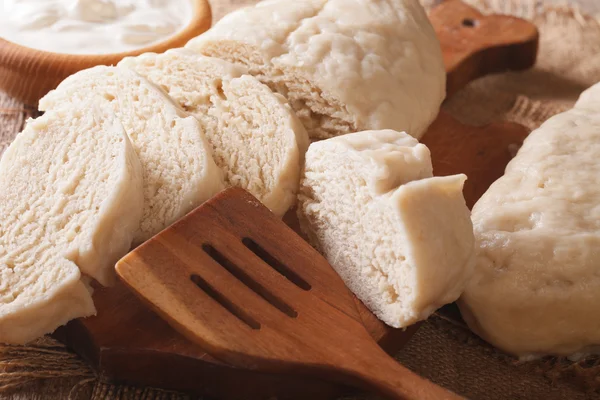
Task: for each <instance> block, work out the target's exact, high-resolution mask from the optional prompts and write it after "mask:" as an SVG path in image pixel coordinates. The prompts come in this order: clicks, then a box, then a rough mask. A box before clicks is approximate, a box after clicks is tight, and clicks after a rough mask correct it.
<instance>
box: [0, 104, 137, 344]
mask: <svg viewBox="0 0 600 400" xmlns="http://www.w3.org/2000/svg"><path fill="white" fill-rule="evenodd" d="M142 202H143V190H142V168H141V165H140V162H139V160H138V158H137V155H136V154H135V151H134V149H133V147H132V146H131V143H130V142H129V139H128V137H127V135H126V134H125V131H124V130H123V128H122V126H121V125H120V123H119V122H118V120H116V119H115V117H114V115H112V114H111V113H107V112H105V110H102V109H99V108H97V107H95V106H94V104H93V103H89V102H88V103H83V104H76V105H75V104H74V107H72V108H67V109H62V110H57V111H49V112H46V113H45V114H44V115H43V116H42V117H40V118H38V119H35V120H30V121H28V123H27V125H26V127H25V130H24V131H23V132H21V133H20V134H19V135H18V136H17V138H16V140H15V141H14V142H13V143H12V144H11V146H10V147H9V148H8V149H7V150H6V152H5V153H4V155H3V157H2V160H1V161H0V342H1V343H15V344H23V343H26V342H29V341H31V340H33V339H35V338H37V337H39V336H42V335H44V334H46V333H49V332H52V331H53V330H54V329H55V328H57V327H58V326H60V325H63V324H65V323H66V322H67V321H69V320H71V319H73V318H77V317H84V316H88V315H92V314H94V313H95V308H94V304H93V302H92V297H91V289H90V288H89V287H88V286H87V284H86V283H85V282H87V281H89V278H87V279H86V278H83V277H82V274H81V272H83V273H84V274H87V275H89V276H91V277H93V278H95V279H97V280H99V281H101V282H103V283H106V282H109V281H111V280H112V279H113V277H114V264H115V262H116V261H117V260H118V259H119V258H120V257H122V256H123V255H124V254H125V253H126V252H127V251H128V250H129V248H130V245H131V241H132V238H133V234H134V232H135V231H137V229H138V227H139V222H140V218H141V211H142ZM80 269H81V272H80Z"/></svg>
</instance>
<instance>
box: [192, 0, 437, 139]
mask: <svg viewBox="0 0 600 400" xmlns="http://www.w3.org/2000/svg"><path fill="white" fill-rule="evenodd" d="M186 48H189V49H191V50H193V51H196V52H198V53H201V54H204V55H207V56H212V57H218V58H222V59H224V60H228V61H231V62H235V63H239V64H241V65H244V66H247V67H248V68H249V70H250V73H251V74H252V75H254V76H256V77H257V78H258V79H260V80H261V81H262V82H264V83H266V84H268V85H269V86H270V87H271V88H272V89H273V90H276V91H278V92H279V93H281V94H283V95H284V96H286V98H287V99H288V100H289V102H290V104H291V106H292V108H293V109H294V111H296V113H297V115H298V117H299V118H300V120H301V121H302V123H303V124H304V126H305V127H306V129H307V131H308V134H309V136H310V137H311V138H313V139H324V138H330V137H334V136H338V135H343V134H347V133H351V132H357V131H361V130H366V129H396V130H404V131H406V132H408V133H409V134H411V135H412V136H414V137H416V138H419V137H421V136H422V135H423V134H424V133H425V129H426V128H427V126H428V125H429V124H430V123H431V121H433V119H434V118H435V116H436V115H437V113H438V111H439V107H440V104H441V102H442V100H443V99H444V96H445V82H446V74H445V71H444V63H443V58H442V52H441V50H440V44H439V42H438V40H437V37H436V35H435V32H434V30H433V28H432V26H431V23H430V22H429V19H428V18H427V15H426V13H425V11H424V9H423V7H422V6H421V4H419V1H418V0H303V1H290V0H267V1H261V2H260V3H258V4H256V5H254V6H251V7H246V8H242V9H240V10H237V11H235V12H232V13H231V14H229V15H227V16H225V17H224V18H223V19H221V20H220V21H219V22H217V23H216V24H215V26H213V27H212V28H211V29H210V30H209V31H207V32H205V33H203V34H202V35H200V36H198V37H196V38H194V39H192V40H191V41H189V42H188V43H187V44H186Z"/></svg>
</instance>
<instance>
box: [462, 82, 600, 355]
mask: <svg viewBox="0 0 600 400" xmlns="http://www.w3.org/2000/svg"><path fill="white" fill-rule="evenodd" d="M599 160H600V84H597V85H595V86H593V87H592V88H591V89H588V90H587V91H586V92H584V93H583V94H582V95H581V97H580V99H579V101H578V102H577V103H576V105H575V107H574V108H573V109H571V110H569V111H567V112H564V113H562V114H558V115H555V116H554V117H552V118H550V119H549V120H548V121H546V122H545V123H544V124H542V126H540V127H539V128H538V129H537V130H535V131H533V132H532V133H531V134H530V135H529V137H528V138H527V139H526V140H525V142H524V143H523V146H522V147H521V149H520V150H519V152H518V154H517V156H516V157H515V158H514V159H513V160H512V161H511V162H510V163H509V164H508V166H507V167H506V172H505V174H504V176H502V177H501V178H500V179H498V180H497V181H496V182H495V183H494V184H493V185H492V186H491V187H490V188H489V190H488V191H487V192H486V193H485V194H484V195H483V196H482V197H481V199H480V200H479V201H478V202H477V203H476V204H475V206H474V207H473V225H474V228H475V239H476V247H475V249H476V267H475V274H474V277H473V280H472V281H471V282H470V283H469V285H468V287H467V290H466V291H465V294H464V295H463V297H462V298H461V300H460V302H459V305H460V309H461V312H462V315H463V317H464V319H465V321H466V322H467V323H468V325H469V327H471V329H472V330H473V331H475V332H476V333H477V334H479V335H480V336H481V337H482V338H484V339H485V340H487V341H489V342H490V343H492V344H493V345H495V346H497V347H499V348H501V349H503V350H505V351H507V352H509V353H512V354H515V355H518V356H521V357H525V358H529V357H539V356H543V355H548V354H552V355H573V354H575V353H579V355H581V354H584V353H587V352H598V349H599V348H600V317H599V316H600V185H599V184H598V178H599V177H600V162H599Z"/></svg>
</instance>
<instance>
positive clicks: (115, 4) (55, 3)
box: [0, 0, 193, 54]
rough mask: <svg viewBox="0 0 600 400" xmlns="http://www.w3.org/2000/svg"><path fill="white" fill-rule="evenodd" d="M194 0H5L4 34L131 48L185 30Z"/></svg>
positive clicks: (67, 46)
mask: <svg viewBox="0 0 600 400" xmlns="http://www.w3.org/2000/svg"><path fill="white" fill-rule="evenodd" d="M192 15H193V7H192V3H191V0H0V37H1V38H3V39H6V40H8V41H10V42H13V43H17V44H20V45H23V46H27V47H31V48H34V49H38V50H45V51H51V52H55V53H69V54H107V53H120V52H124V51H131V50H135V49H139V48H142V47H146V46H149V45H152V44H154V43H157V42H160V41H162V40H164V39H166V38H168V37H170V36H173V35H174V34H175V33H177V32H179V31H180V30H182V29H183V28H184V27H185V26H187V25H188V24H189V22H190V21H191V19H192Z"/></svg>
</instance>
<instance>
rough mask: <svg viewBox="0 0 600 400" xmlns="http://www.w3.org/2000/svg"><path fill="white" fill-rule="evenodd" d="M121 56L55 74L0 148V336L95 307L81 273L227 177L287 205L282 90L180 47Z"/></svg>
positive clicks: (32, 331)
mask: <svg viewBox="0 0 600 400" xmlns="http://www.w3.org/2000/svg"><path fill="white" fill-rule="evenodd" d="M122 64H123V65H121V66H117V67H104V66H99V67H94V68H91V69H88V70H84V71H81V72H79V73H77V74H75V75H72V76H71V77H69V78H67V79H66V80H65V81H64V82H62V83H61V84H60V85H59V87H58V88H57V89H56V90H54V91H52V92H50V93H49V94H48V95H47V96H46V97H44V98H43V99H41V100H40V103H39V108H40V110H42V111H45V114H44V115H43V116H42V117H40V118H38V119H36V120H30V121H28V123H27V126H26V128H25V130H24V131H23V132H21V133H20V134H19V135H18V137H17V139H16V140H15V142H13V144H12V145H11V146H10V148H9V149H8V150H7V151H6V154H5V155H4V157H3V158H2V163H1V167H0V202H1V205H0V274H1V275H0V276H1V278H2V279H1V280H0V342H4V343H18V344H20V343H26V342H28V341H30V340H32V339H34V338H36V337H39V336H41V335H43V334H45V333H49V332H52V331H53V330H54V329H55V328H57V327H58V326H60V325H62V324H64V323H66V322H67V321H68V320H70V319H73V318H76V317H82V316H88V315H92V314H94V313H95V309H94V305H93V302H92V298H91V289H90V285H89V282H90V280H91V279H94V280H97V281H98V282H100V283H101V284H103V285H110V284H112V283H113V281H114V278H115V275H114V264H115V262H116V261H117V260H118V259H119V258H120V257H121V256H123V255H124V254H125V253H126V252H127V251H128V250H129V249H130V248H131V245H132V244H134V245H136V244H139V243H142V242H144V241H145V240H147V239H149V238H150V237H152V236H153V235H155V234H157V233H158V232H160V231H161V230H162V229H164V228H165V227H167V226H168V225H170V224H171V223H173V222H175V221H176V220H177V219H179V218H181V217H182V216H183V215H185V214H186V213H188V212H189V211H191V210H192V209H193V208H195V207H197V206H198V205H200V204H201V203H203V202H204V201H205V200H207V199H209V198H210V197H212V196H213V195H215V194H216V193H217V192H219V191H220V190H222V189H223V188H225V187H226V186H227V185H235V186H240V187H243V188H245V189H247V190H249V191H250V192H251V193H253V194H254V195H255V196H256V197H257V198H259V199H260V200H262V201H263V202H264V203H265V205H267V206H268V207H269V208H271V209H272V210H273V212H275V213H276V214H278V215H283V214H284V213H285V212H286V211H287V210H288V209H289V208H290V207H291V206H292V204H293V203H294V202H295V198H296V191H297V189H298V184H299V180H300V171H301V167H302V163H303V157H304V153H305V151H306V148H307V147H308V136H307V134H306V131H305V130H304V128H303V126H302V124H301V123H300V122H299V121H298V119H297V118H296V116H295V114H294V113H293V112H292V111H291V108H290V107H289V105H288V104H287V101H286V100H285V99H284V98H283V97H282V96H280V95H276V94H274V93H273V92H271V90H270V89H269V88H268V87H267V86H265V85H263V84H262V83H260V82H259V81H258V80H257V79H256V78H253V77H251V76H249V75H245V70H244V69H243V68H240V67H236V66H234V65H233V64H229V63H227V62H225V61H221V60H218V59H215V58H209V57H204V56H200V55H195V54H193V53H191V52H187V51H184V50H177V51H172V52H169V53H167V54H163V55H155V54H148V55H145V56H143V57H140V58H138V59H129V60H126V61H124V62H123V63H122ZM136 71H137V72H136ZM138 72H139V73H138ZM166 92H168V93H169V94H170V96H169V94H167V93H166ZM185 110H187V111H189V113H188V112H186V111H185ZM190 113H191V114H190ZM213 156H214V158H213ZM215 161H216V162H215Z"/></svg>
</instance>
